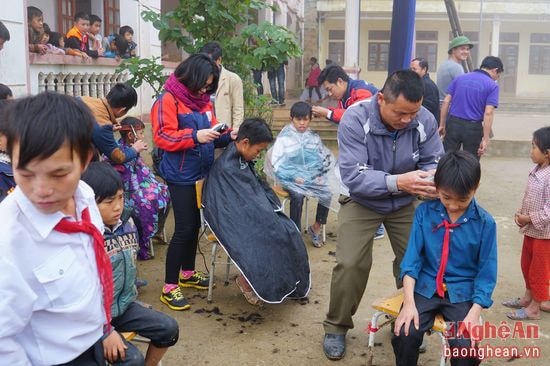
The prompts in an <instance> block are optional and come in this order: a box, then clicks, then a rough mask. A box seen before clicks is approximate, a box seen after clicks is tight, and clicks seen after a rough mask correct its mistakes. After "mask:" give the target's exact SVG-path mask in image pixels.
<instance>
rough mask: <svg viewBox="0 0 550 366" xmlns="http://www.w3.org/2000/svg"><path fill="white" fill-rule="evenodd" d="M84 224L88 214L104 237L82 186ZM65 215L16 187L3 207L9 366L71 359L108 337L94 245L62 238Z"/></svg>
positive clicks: (4, 329) (2, 276)
mask: <svg viewBox="0 0 550 366" xmlns="http://www.w3.org/2000/svg"><path fill="white" fill-rule="evenodd" d="M74 199H75V204H76V212H77V213H78V216H79V217H78V219H80V214H81V212H82V210H84V209H85V208H86V207H88V208H89V211H90V216H91V220H92V223H93V224H94V225H95V226H96V227H97V228H98V229H99V231H100V232H103V222H102V220H101V216H100V214H99V211H98V209H97V205H96V203H95V197H94V192H93V191H92V189H91V188H90V187H89V186H88V185H87V184H86V183H84V182H82V181H80V183H79V185H78V187H77V190H76V192H75V195H74ZM64 217H65V216H64V215H63V214H62V213H61V212H56V213H54V214H43V213H41V212H40V211H38V210H37V209H36V208H35V207H34V206H33V205H32V203H31V202H30V201H29V200H28V198H27V197H26V196H25V195H24V194H23V192H22V191H21V190H20V189H19V188H16V189H15V190H14V192H13V193H12V194H10V195H9V196H8V197H7V198H6V199H5V200H4V201H3V202H2V204H1V205H0V218H1V219H0V269H1V270H0V360H1V363H2V364H4V365H31V364H32V365H52V364H60V363H65V362H68V361H71V360H73V359H75V358H76V357H78V356H79V355H80V354H82V353H83V352H84V351H86V350H87V349H88V348H90V347H91V346H92V345H93V344H94V343H96V342H97V341H98V340H99V339H100V338H101V336H102V335H103V325H104V324H105V322H106V316H105V312H104V310H103V305H102V301H103V296H102V290H101V284H100V282H99V277H98V272H97V266H96V261H95V254H94V249H93V243H92V239H91V237H90V236H88V235H86V234H82V233H77V234H69V235H67V234H62V233H59V232H57V231H54V227H55V225H56V224H57V223H58V222H59V221H60V220H61V219H62V218H64Z"/></svg>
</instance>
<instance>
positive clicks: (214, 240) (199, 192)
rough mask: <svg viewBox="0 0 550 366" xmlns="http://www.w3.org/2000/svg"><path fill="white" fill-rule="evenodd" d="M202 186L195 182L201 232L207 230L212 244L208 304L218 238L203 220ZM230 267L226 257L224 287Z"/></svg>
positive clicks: (228, 259) (199, 181)
mask: <svg viewBox="0 0 550 366" xmlns="http://www.w3.org/2000/svg"><path fill="white" fill-rule="evenodd" d="M203 186H204V179H200V180H198V181H196V182H195V193H196V197H197V207H198V209H199V211H200V220H201V231H203V230H204V231H206V229H208V230H209V231H210V233H209V234H207V235H206V240H208V242H210V243H212V254H211V261H210V276H209V280H208V295H207V296H206V300H207V301H208V303H211V302H212V292H213V291H212V290H213V289H214V276H215V273H216V263H218V262H216V258H217V255H218V244H219V242H218V238H216V235H215V234H214V233H213V232H212V229H210V227H209V226H208V223H207V222H206V220H205V219H204V207H203V206H202V189H203ZM230 267H231V258H229V256H227V262H226V268H225V281H224V285H225V286H228V285H229V270H230Z"/></svg>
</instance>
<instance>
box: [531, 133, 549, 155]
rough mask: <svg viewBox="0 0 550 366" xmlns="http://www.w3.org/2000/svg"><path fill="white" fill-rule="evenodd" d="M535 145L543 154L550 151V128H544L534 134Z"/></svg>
mask: <svg viewBox="0 0 550 366" xmlns="http://www.w3.org/2000/svg"><path fill="white" fill-rule="evenodd" d="M533 143H534V144H535V145H536V146H537V147H538V148H539V150H540V151H542V152H543V153H546V152H547V151H548V150H550V127H542V128H539V129H538V130H536V131H535V132H533Z"/></svg>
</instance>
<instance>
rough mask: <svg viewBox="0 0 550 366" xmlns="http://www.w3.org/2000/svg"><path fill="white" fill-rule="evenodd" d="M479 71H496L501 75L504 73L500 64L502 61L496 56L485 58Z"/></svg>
mask: <svg viewBox="0 0 550 366" xmlns="http://www.w3.org/2000/svg"><path fill="white" fill-rule="evenodd" d="M479 68H480V69H487V70H492V69H497V72H498V73H501V72H503V71H504V65H503V64H502V60H501V59H500V58H498V57H496V56H487V57H485V58H484V59H483V61H481V66H480V67H479Z"/></svg>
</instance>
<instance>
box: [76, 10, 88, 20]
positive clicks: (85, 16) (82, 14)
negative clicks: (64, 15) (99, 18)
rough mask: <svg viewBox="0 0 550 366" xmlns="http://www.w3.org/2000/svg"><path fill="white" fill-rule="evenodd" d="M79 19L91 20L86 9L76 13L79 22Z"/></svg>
mask: <svg viewBox="0 0 550 366" xmlns="http://www.w3.org/2000/svg"><path fill="white" fill-rule="evenodd" d="M79 19H82V20H87V21H90V16H89V15H88V13H86V12H84V11H79V12H78V13H76V14H75V15H74V21H75V22H78V20H79Z"/></svg>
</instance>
